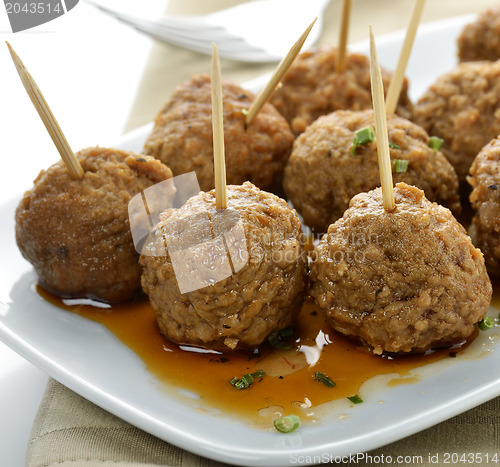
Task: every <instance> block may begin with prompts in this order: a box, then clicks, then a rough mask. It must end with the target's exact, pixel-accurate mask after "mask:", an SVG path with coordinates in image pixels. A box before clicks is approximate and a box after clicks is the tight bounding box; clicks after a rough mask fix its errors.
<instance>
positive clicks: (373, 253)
mask: <svg viewBox="0 0 500 467" xmlns="http://www.w3.org/2000/svg"><path fill="white" fill-rule="evenodd" d="M394 195H395V201H396V208H395V210H394V211H393V212H387V211H386V210H385V209H384V207H383V203H382V191H381V189H380V188H377V189H375V190H373V191H370V192H369V193H361V194H359V195H357V196H355V197H354V198H353V199H352V201H351V203H350V207H349V209H348V210H347V211H346V212H345V213H344V217H342V219H339V220H338V221H337V222H335V223H334V224H332V225H330V227H329V228H328V233H327V234H326V235H324V236H323V238H322V239H321V241H320V243H319V244H318V246H317V247H316V249H315V250H314V252H313V253H314V257H313V260H314V263H313V264H312V267H311V280H312V287H311V295H312V296H313V297H314V298H315V299H316V301H317V303H318V305H319V306H320V307H321V308H322V310H323V311H324V313H325V315H326V317H327V319H328V321H329V322H330V324H331V326H332V327H333V328H334V329H336V330H337V331H339V332H341V333H343V334H346V335H348V336H353V337H356V338H359V339H360V340H361V341H362V342H364V343H365V344H367V345H368V346H370V347H372V348H373V352H374V353H375V354H381V353H382V352H402V353H404V352H424V351H426V350H428V349H430V348H434V347H438V346H448V345H452V344H456V343H459V342H461V341H463V340H464V339H466V338H467V337H469V336H470V335H471V334H472V333H473V332H474V329H475V324H476V323H477V322H479V321H480V320H481V319H482V318H483V317H484V316H485V314H486V312H487V310H488V307H489V304H490V301H491V295H492V288H491V283H490V280H489V278H488V274H487V273H486V268H485V265H484V259H483V255H482V253H481V251H480V250H479V249H477V248H474V246H473V245H472V243H471V240H470V238H469V237H468V236H467V233H466V231H465V229H464V228H463V227H462V226H461V225H460V224H459V223H458V222H457V221H456V219H455V218H454V217H453V216H452V215H451V212H450V211H449V210H448V209H446V208H444V207H442V206H439V205H438V204H435V203H431V202H429V201H428V200H427V199H426V198H425V196H424V192H423V191H421V190H419V189H418V188H416V187H412V186H409V185H406V184H405V183H398V184H397V185H396V188H395V193H394Z"/></svg>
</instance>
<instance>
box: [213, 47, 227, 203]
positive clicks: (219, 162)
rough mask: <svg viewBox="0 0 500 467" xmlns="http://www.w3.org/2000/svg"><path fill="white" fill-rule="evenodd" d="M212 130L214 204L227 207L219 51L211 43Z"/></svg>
mask: <svg viewBox="0 0 500 467" xmlns="http://www.w3.org/2000/svg"><path fill="white" fill-rule="evenodd" d="M212 47H213V50H212V130H213V135H214V136H213V138H214V175H215V204H216V207H217V209H226V208H227V193H226V160H225V155H224V110H223V106H222V77H221V71H220V61H219V52H218V51H217V46H216V45H215V44H212Z"/></svg>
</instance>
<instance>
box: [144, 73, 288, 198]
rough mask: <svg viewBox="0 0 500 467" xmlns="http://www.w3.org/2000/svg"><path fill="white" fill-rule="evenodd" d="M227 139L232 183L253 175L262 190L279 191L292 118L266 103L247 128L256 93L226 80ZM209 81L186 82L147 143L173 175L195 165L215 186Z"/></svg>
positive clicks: (203, 181) (205, 186) (204, 184)
mask: <svg viewBox="0 0 500 467" xmlns="http://www.w3.org/2000/svg"><path fill="white" fill-rule="evenodd" d="M223 99H224V142H225V154H226V176H227V182H228V184H234V185H239V184H241V183H243V182H245V181H250V182H252V183H254V184H255V185H257V186H258V187H259V188H261V189H263V190H272V191H279V189H280V187H281V178H282V173H283V168H284V167H285V164H286V161H287V160H288V157H289V156H290V152H291V150H292V144H293V140H294V136H293V134H292V132H291V130H290V127H289V125H288V123H287V122H286V121H285V120H284V118H283V117H282V116H281V115H280V114H279V113H278V112H277V110H276V109H275V108H274V107H273V106H272V105H271V104H266V105H264V107H263V108H262V109H261V110H260V112H259V113H258V114H257V117H256V118H255V120H254V121H253V122H252V124H251V125H250V126H249V127H248V128H245V114H246V111H247V110H248V109H249V108H250V106H251V104H252V102H253V101H254V99H255V96H254V95H253V94H252V93H251V92H250V91H246V90H244V89H243V88H241V87H240V86H237V85H236V84H233V83H231V82H229V81H223ZM212 141H213V139H212V101H211V85H210V77H209V76H208V75H203V74H202V75H195V76H193V77H192V78H191V81H188V82H185V83H182V84H181V85H180V86H179V87H178V88H177V89H176V90H175V92H174V93H173V95H172V96H171V98H170V100H169V101H168V102H167V104H166V106H165V107H164V108H163V110H162V111H161V112H160V113H159V114H158V116H157V117H156V119H155V126H154V129H153V132H152V133H151V135H150V136H149V137H148V139H147V141H146V143H145V145H144V152H145V154H150V155H152V156H154V157H156V158H157V159H160V160H161V161H162V162H163V163H165V164H167V165H168V166H169V167H170V168H171V169H172V172H173V173H174V175H180V174H183V173H186V172H191V171H196V175H197V176H198V181H199V183H200V187H201V189H202V190H204V191H208V190H211V189H212V188H214V186H215V184H214V165H213V147H212V146H213V142H212Z"/></svg>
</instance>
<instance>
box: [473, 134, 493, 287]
mask: <svg viewBox="0 0 500 467" xmlns="http://www.w3.org/2000/svg"><path fill="white" fill-rule="evenodd" d="M470 173H471V176H470V177H469V178H468V181H469V183H470V184H471V185H472V187H473V190H472V193H471V195H470V201H471V204H472V207H473V208H474V209H475V210H476V214H475V216H474V217H473V219H472V229H471V230H472V237H473V239H474V242H475V244H476V246H478V247H479V248H481V251H482V252H483V254H484V258H485V262H486V267H487V268H488V272H489V273H490V274H491V275H493V276H496V277H500V140H499V139H498V138H495V139H493V140H492V141H491V142H490V143H489V144H487V145H486V146H485V147H484V148H483V149H482V150H481V152H480V153H479V154H478V155H477V157H476V159H475V160H474V163H473V164H472V166H471V172H470Z"/></svg>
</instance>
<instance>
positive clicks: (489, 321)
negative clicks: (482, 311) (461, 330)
mask: <svg viewBox="0 0 500 467" xmlns="http://www.w3.org/2000/svg"><path fill="white" fill-rule="evenodd" d="M477 325H478V327H479V329H481V331H487V330H488V329H491V328H492V327H493V326H495V320H494V319H493V318H491V317H489V316H485V317H484V318H483V319H482V320H481V321H479V323H477Z"/></svg>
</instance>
